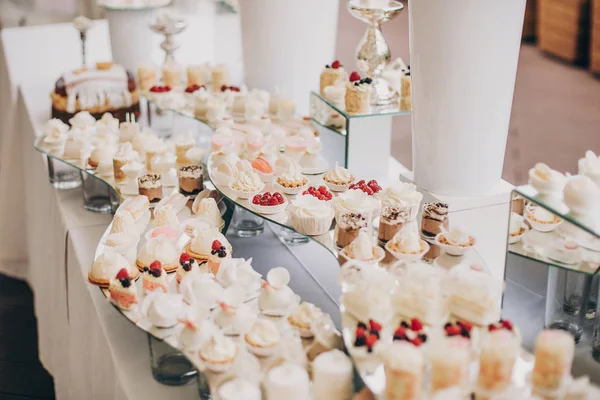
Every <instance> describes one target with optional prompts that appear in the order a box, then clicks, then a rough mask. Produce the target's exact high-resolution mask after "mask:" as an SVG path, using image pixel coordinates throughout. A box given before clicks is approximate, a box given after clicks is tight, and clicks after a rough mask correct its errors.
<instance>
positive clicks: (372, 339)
mask: <svg viewBox="0 0 600 400" xmlns="http://www.w3.org/2000/svg"><path fill="white" fill-rule="evenodd" d="M378 340H379V338H378V337H377V336H375V335H369V336H367V347H369V348H372V347H373V346H374V345H375V343H377V341H378Z"/></svg>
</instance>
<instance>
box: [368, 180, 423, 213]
mask: <svg viewBox="0 0 600 400" xmlns="http://www.w3.org/2000/svg"><path fill="white" fill-rule="evenodd" d="M377 197H378V198H379V199H380V200H381V202H382V203H383V204H384V205H387V206H393V207H402V206H418V205H419V203H421V200H423V195H422V194H421V193H419V192H417V187H416V186H415V185H414V184H412V183H405V182H394V183H393V184H392V185H391V186H390V187H388V188H386V189H384V190H382V191H380V192H379V193H377Z"/></svg>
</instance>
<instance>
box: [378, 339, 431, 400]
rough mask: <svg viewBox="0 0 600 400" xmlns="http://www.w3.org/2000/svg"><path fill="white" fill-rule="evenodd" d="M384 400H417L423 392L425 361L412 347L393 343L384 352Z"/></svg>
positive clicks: (408, 344)
mask: <svg viewBox="0 0 600 400" xmlns="http://www.w3.org/2000/svg"><path fill="white" fill-rule="evenodd" d="M384 369H385V386H386V388H385V398H386V400H418V399H421V395H422V392H423V381H424V379H425V360H424V357H423V354H422V353H421V352H420V351H419V350H418V349H417V347H415V346H414V345H412V344H410V343H408V342H405V341H398V342H394V343H393V344H392V345H390V346H389V348H388V349H387V351H386V352H385V363H384Z"/></svg>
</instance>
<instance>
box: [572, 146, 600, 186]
mask: <svg viewBox="0 0 600 400" xmlns="http://www.w3.org/2000/svg"><path fill="white" fill-rule="evenodd" d="M577 165H578V167H579V174H580V175H585V176H587V177H588V178H590V179H591V180H592V181H594V183H596V184H597V185H600V157H598V156H597V155H596V154H595V153H594V152H593V151H591V150H588V151H586V152H585V157H583V158H581V159H579V162H578V164H577Z"/></svg>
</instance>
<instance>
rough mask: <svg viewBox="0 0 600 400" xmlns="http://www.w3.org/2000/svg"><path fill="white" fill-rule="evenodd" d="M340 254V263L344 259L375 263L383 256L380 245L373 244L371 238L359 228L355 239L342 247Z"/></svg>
mask: <svg viewBox="0 0 600 400" xmlns="http://www.w3.org/2000/svg"><path fill="white" fill-rule="evenodd" d="M340 255H341V257H340V262H342V263H343V262H345V261H346V260H357V261H364V262H368V263H377V262H379V261H381V260H382V259H383V257H384V256H385V254H384V251H383V249H382V248H381V247H378V246H375V245H373V242H372V240H371V238H370V237H369V235H368V234H367V232H366V231H365V230H360V232H359V233H358V236H357V237H356V239H354V240H353V241H352V243H350V244H349V245H347V246H346V247H344V248H343V250H342V251H341V253H340Z"/></svg>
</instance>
